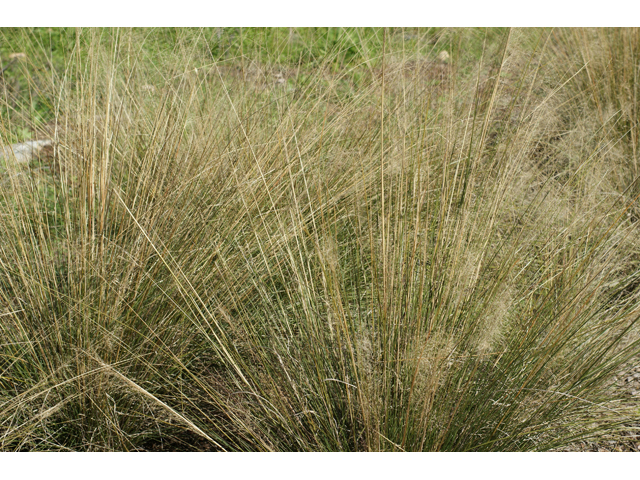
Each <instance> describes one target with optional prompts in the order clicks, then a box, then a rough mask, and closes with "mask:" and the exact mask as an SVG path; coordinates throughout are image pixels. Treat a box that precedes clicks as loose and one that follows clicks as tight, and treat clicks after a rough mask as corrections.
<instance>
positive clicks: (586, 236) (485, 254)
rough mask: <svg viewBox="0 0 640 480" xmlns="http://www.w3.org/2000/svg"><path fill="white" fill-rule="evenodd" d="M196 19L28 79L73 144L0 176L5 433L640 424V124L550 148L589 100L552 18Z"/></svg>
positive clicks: (152, 434) (393, 442) (282, 447)
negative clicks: (227, 30) (563, 71)
mask: <svg viewBox="0 0 640 480" xmlns="http://www.w3.org/2000/svg"><path fill="white" fill-rule="evenodd" d="M177 35H178V38H176V39H175V41H174V43H173V44H172V45H173V47H172V49H171V50H169V49H160V48H156V47H154V48H151V47H149V45H155V44H154V43H153V41H152V40H153V39H152V38H150V36H149V35H148V32H147V33H145V32H144V31H143V32H139V31H135V30H134V31H120V30H116V31H106V30H97V31H96V30H89V31H81V32H78V33H77V38H76V43H75V47H74V48H73V49H72V50H70V51H69V56H68V58H65V66H66V67H65V69H64V71H60V72H41V71H39V70H38V68H37V64H36V63H34V65H33V66H32V69H31V70H29V74H30V75H33V77H34V79H33V80H32V81H31V85H32V87H33V88H34V89H35V88H37V93H38V95H40V96H41V97H42V98H46V99H48V101H49V102H50V108H51V117H52V118H51V120H49V121H48V123H46V124H44V123H43V122H41V123H39V124H38V123H37V122H35V123H36V124H35V128H36V131H37V133H38V135H39V136H49V137H52V138H53V140H54V144H55V147H54V149H53V153H52V155H51V158H49V159H38V160H37V161H34V162H32V164H31V165H29V166H28V168H27V167H24V166H18V165H12V164H11V162H8V164H7V173H6V175H3V178H2V183H1V186H0V189H1V194H0V199H1V200H0V201H1V202H2V211H3V214H2V220H1V221H0V267H1V268H0V307H1V308H2V311H1V312H0V315H1V317H0V319H1V322H0V344H1V345H2V355H1V356H0V419H2V421H1V422H0V425H1V427H0V442H1V443H0V445H1V447H0V448H2V449H3V450H27V449H28V450H33V449H42V450H149V449H180V450H182V449H197V450H207V449H212V450H221V451H223V450H226V451H237V450H243V451H246V450H249V451H302V450H308V451H357V450H368V451H371V450H373V451H443V450H453V451H470V450H472V451H485V450H487V451H488V450H500V451H508V450H548V449H553V448H559V447H563V446H566V445H568V444H570V443H571V442H574V441H576V440H581V439H586V438H593V437H597V436H601V435H603V434H605V433H606V434H611V433H615V432H616V431H617V430H616V429H617V428H618V426H620V425H623V424H624V423H628V422H631V421H634V418H636V419H637V406H636V407H635V409H634V408H633V406H629V405H628V404H626V403H625V402H623V401H622V397H621V394H619V393H618V392H617V391H616V390H613V389H612V383H611V379H612V375H613V374H614V373H615V372H616V369H617V368H618V367H619V365H621V364H623V363H624V362H626V361H627V360H629V359H630V358H632V357H633V356H634V355H636V354H638V347H639V345H638V342H637V341H636V338H637V336H636V330H637V320H638V314H639V313H640V307H639V306H638V290H637V271H636V269H635V264H634V263H633V262H634V258H635V255H636V253H635V248H636V245H637V238H638V230H637V225H636V223H635V221H633V220H632V219H631V217H630V215H629V212H632V211H635V208H636V201H637V197H635V196H632V195H630V194H629V191H630V190H629V189H632V188H634V187H633V185H634V184H635V177H633V178H632V177H629V178H626V177H625V179H624V181H626V182H627V185H626V187H625V186H624V185H621V184H620V182H621V181H622V180H621V179H620V177H619V176H617V173H616V172H615V171H612V169H611V168H610V163H609V161H610V158H611V155H613V154H615V151H616V150H615V149H616V148H617V147H616V145H622V144H624V145H626V143H625V142H627V141H628V138H629V137H628V136H622V135H620V136H618V137H615V140H616V142H617V143H616V142H611V135H613V133H612V132H611V131H609V130H608V131H606V132H604V131H603V130H602V129H600V130H598V129H595V131H593V135H592V136H591V138H589V139H588V141H585V142H583V143H580V144H579V145H575V144H566V143H563V140H556V138H560V139H562V138H563V137H564V136H569V137H571V138H574V139H576V138H578V135H577V134H576V133H575V132H574V131H573V130H571V131H569V130H568V129H569V128H571V129H574V130H575V129H577V127H576V125H578V124H579V122H580V121H583V119H584V118H586V117H588V114H589V113H591V112H592V110H591V107H590V106H589V105H591V104H590V103H589V98H590V97H589V95H590V94H591V92H590V91H589V90H588V89H585V88H583V87H581V86H580V84H578V83H576V82H575V81H574V80H575V79H576V78H578V76H579V73H576V72H573V73H574V74H576V77H575V78H572V79H571V81H568V79H567V77H565V76H563V75H560V74H558V73H557V72H556V71H555V70H553V69H551V68H549V67H548V59H549V56H550V55H551V56H553V52H554V51H555V50H554V49H552V48H550V45H554V46H555V44H554V42H556V41H557V40H556V37H555V36H554V33H553V32H550V31H547V30H539V31H538V30H536V31H524V32H520V31H505V32H499V33H495V32H492V33H491V35H486V36H485V37H482V36H480V37H479V34H478V32H477V31H467V30H463V31H458V30H451V31H441V32H436V33H434V34H431V33H430V32H426V33H424V35H423V36H422V37H421V36H417V40H416V39H415V37H411V36H409V35H408V34H405V33H404V32H403V31H400V30H375V31H368V32H367V31H364V32H363V31H360V30H344V31H343V33H341V34H340V35H339V36H338V37H337V38H335V39H333V40H332V43H331V44H328V40H327V39H320V40H318V39H316V41H318V42H320V41H323V42H325V47H324V50H323V51H324V56H322V57H313V58H307V59H306V60H305V61H303V54H302V53H301V54H300V55H299V57H298V58H297V59H295V61H294V63H287V60H286V58H285V57H286V56H283V55H284V53H283V52H285V51H287V50H286V48H291V49H292V48H294V46H291V45H292V44H293V42H296V41H298V40H296V38H297V37H296V36H295V35H291V34H290V35H289V36H288V37H285V40H282V41H283V42H285V41H286V42H289V43H288V44H286V45H289V46H286V45H285V47H283V49H282V50H280V51H278V52H276V51H274V52H267V57H266V58H265V52H264V51H263V50H259V49H258V48H257V47H256V48H255V50H243V51H242V52H238V56H237V57H235V56H233V52H232V53H227V54H226V55H227V57H226V58H224V57H223V58H220V57H215V56H214V55H213V53H212V51H213V48H212V42H214V41H218V40H215V38H216V37H211V38H209V37H208V36H207V35H205V32H204V31H202V30H198V31H196V30H187V31H181V32H178V34H177ZM240 35H243V33H242V31H241V32H240ZM247 35H248V34H247ZM300 35H310V33H309V32H302V33H301V34H300ZM303 38H305V39H306V38H307V37H306V36H305V37H303ZM327 38H329V36H327ZM332 38H333V37H332ZM407 39H411V40H407ZM242 45H244V44H242ZM305 45H306V44H305ZM276 47H277V45H275V46H274V48H276ZM243 48H244V47H243ZM295 48H302V47H300V45H298V46H296V47H295ZM305 48H307V47H305ZM308 48H309V49H310V51H311V49H313V48H316V47H315V46H314V45H310V46H308ZM444 50H446V51H447V52H449V55H450V56H449V58H448V59H447V60H446V62H444V61H442V60H441V59H439V58H438V54H439V53H440V52H442V51H444ZM473 51H477V52H478V55H477V56H475V57H474V56H473V55H471V54H470V53H469V52H473ZM465 52H467V53H465ZM269 55H272V56H269ZM309 57H311V55H309ZM283 58H285V59H284V60H283ZM29 59H30V60H31V61H33V62H36V61H37V57H36V56H35V55H33V54H32V55H30V57H29ZM295 62H297V64H295ZM577 70H579V69H577ZM150 87H152V88H150ZM9 100H10V99H9V98H7V97H5V107H7V108H6V109H5V111H7V112H9V113H7V114H6V115H5V116H4V117H3V118H2V127H1V130H0V137H1V140H0V141H2V142H3V144H5V143H7V141H8V139H10V138H13V136H15V135H16V132H15V128H14V124H13V123H12V121H13V120H12V118H15V117H12V116H11V115H17V111H13V113H12V110H11V101H9ZM571 102H574V103H571ZM573 104H575V105H577V107H576V108H575V109H573V110H572V109H571V105H573ZM14 110H15V109H14ZM583 123H585V124H586V120H584V121H583ZM567 132H568V133H567ZM572 132H573V133H572ZM605 133H606V135H605ZM561 147H562V148H561ZM560 149H561V150H562V151H558V150H560ZM556 159H558V161H557V162H556ZM567 159H570V161H569V160H567ZM560 160H562V161H560ZM612 185H618V186H621V188H620V189H618V190H612ZM622 187H625V188H622ZM634 416H635V417H634Z"/></svg>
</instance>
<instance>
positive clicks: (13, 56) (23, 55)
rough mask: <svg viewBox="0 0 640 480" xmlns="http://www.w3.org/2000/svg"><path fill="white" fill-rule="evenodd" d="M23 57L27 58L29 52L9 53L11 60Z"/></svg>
mask: <svg viewBox="0 0 640 480" xmlns="http://www.w3.org/2000/svg"><path fill="white" fill-rule="evenodd" d="M22 58H27V54H26V53H24V52H14V53H10V54H9V60H13V59H16V60H20V59H22Z"/></svg>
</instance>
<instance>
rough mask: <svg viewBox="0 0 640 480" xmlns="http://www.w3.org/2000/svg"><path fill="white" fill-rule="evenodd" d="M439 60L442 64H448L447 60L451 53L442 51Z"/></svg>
mask: <svg viewBox="0 0 640 480" xmlns="http://www.w3.org/2000/svg"><path fill="white" fill-rule="evenodd" d="M438 60H440V61H441V62H446V61H447V60H449V52H447V51H446V50H442V51H441V52H440V53H439V54H438Z"/></svg>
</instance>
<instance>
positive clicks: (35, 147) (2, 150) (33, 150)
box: [0, 140, 53, 163]
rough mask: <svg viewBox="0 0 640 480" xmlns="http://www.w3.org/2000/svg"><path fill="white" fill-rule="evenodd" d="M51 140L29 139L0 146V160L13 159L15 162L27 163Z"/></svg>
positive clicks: (49, 143)
mask: <svg viewBox="0 0 640 480" xmlns="http://www.w3.org/2000/svg"><path fill="white" fill-rule="evenodd" d="M52 144H53V142H52V141H51V140H31V141H29V142H24V143H14V144H13V145H9V146H8V147H0V160H1V159H3V158H6V159H15V160H16V162H17V163H29V162H30V161H31V160H32V159H33V158H34V157H36V156H37V155H38V154H39V153H40V151H41V150H42V149H43V148H44V147H48V146H49V145H52Z"/></svg>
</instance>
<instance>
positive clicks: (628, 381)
mask: <svg viewBox="0 0 640 480" xmlns="http://www.w3.org/2000/svg"><path fill="white" fill-rule="evenodd" d="M625 382H627V383H631V382H633V377H627V378H626V379H625Z"/></svg>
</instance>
